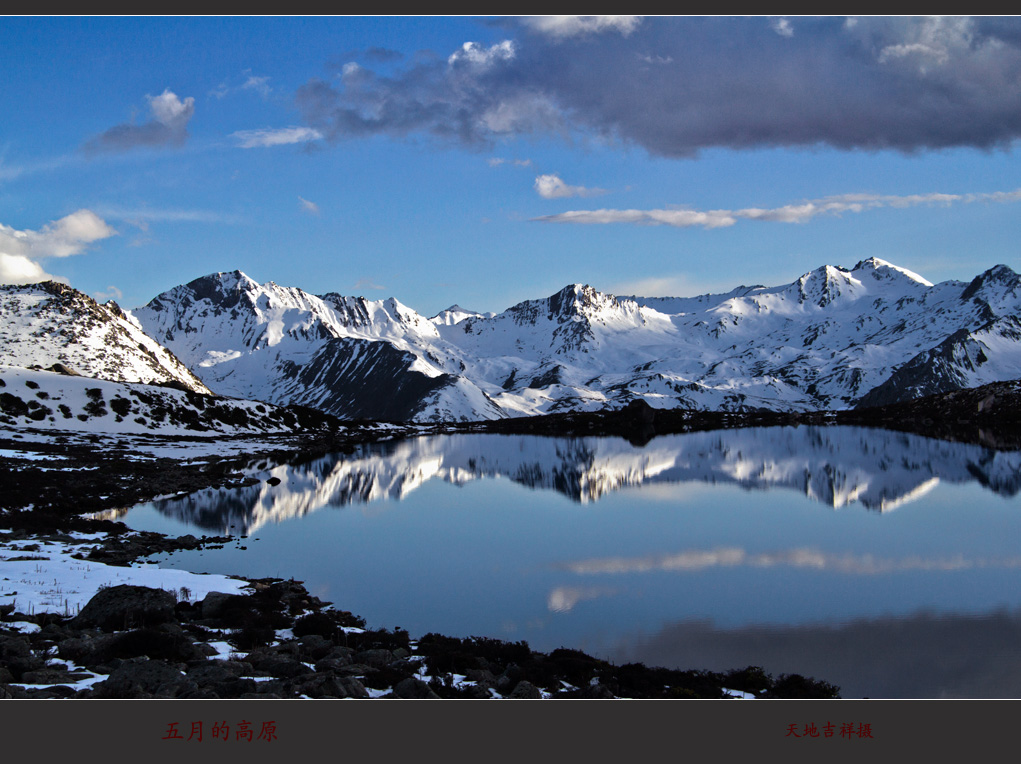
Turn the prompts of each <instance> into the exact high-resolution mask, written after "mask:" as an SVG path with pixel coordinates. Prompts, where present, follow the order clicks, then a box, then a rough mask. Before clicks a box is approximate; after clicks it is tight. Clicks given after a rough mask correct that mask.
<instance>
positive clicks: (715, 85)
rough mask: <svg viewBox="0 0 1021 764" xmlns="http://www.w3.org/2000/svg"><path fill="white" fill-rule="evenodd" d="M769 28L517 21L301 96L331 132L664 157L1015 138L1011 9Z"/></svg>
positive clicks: (320, 126) (1018, 47) (763, 24)
mask: <svg viewBox="0 0 1021 764" xmlns="http://www.w3.org/2000/svg"><path fill="white" fill-rule="evenodd" d="M776 25H777V22H776V21H775V20H771V19H767V18H750V19H748V18H717V17H710V18H646V19H644V20H643V21H642V23H641V24H637V25H635V26H634V28H633V29H632V30H631V32H630V34H627V35H623V34H601V35H578V36H573V37H572V36H561V37H557V38H555V39H553V38H550V37H549V36H548V35H546V34H542V33H540V32H538V31H535V30H534V29H531V28H528V27H527V26H526V25H525V24H524V23H523V22H522V23H521V24H520V26H519V27H518V28H517V39H514V40H507V41H504V42H503V43H497V44H496V45H492V46H482V45H478V44H475V45H474V46H473V47H471V48H463V49H462V50H461V51H459V52H454V55H450V54H449V52H448V53H447V54H446V57H445V56H444V52H439V53H438V55H436V56H435V57H434V58H425V57H420V58H418V59H416V62H415V63H414V64H413V65H410V66H408V67H406V68H404V69H402V70H400V71H398V72H397V73H395V74H393V75H392V76H387V77H384V76H380V75H378V74H376V73H375V72H373V71H372V70H371V69H368V68H363V67H361V66H357V67H355V68H351V67H346V68H345V73H344V75H343V76H342V77H341V78H340V79H339V80H338V81H337V82H324V81H321V80H311V81H309V82H308V83H307V84H306V85H305V86H304V87H302V88H301V89H300V90H299V92H298V96H297V102H298V106H299V108H300V110H301V112H302V114H303V115H304V118H305V120H306V121H307V123H308V124H309V125H310V126H312V127H314V128H315V129H317V130H320V131H321V132H323V133H324V134H325V135H327V136H328V138H329V139H331V140H340V139H345V138H356V137H360V136H367V135H375V134H385V135H390V136H393V137H404V136H408V135H411V134H414V133H423V134H429V135H432V136H436V137H441V138H444V139H446V140H450V141H454V142H457V143H460V144H463V145H468V146H479V145H492V143H493V142H494V141H496V140H497V139H499V138H501V137H504V136H519V135H527V134H534V133H553V134H562V135H569V134H573V135H575V136H585V135H587V136H589V137H598V138H600V139H604V140H605V139H611V140H619V141H622V142H624V143H626V144H633V145H638V146H641V147H643V148H644V149H646V150H647V151H648V152H649V153H651V154H654V155H660V156H667V157H685V156H693V155H695V154H697V153H698V152H699V151H701V150H703V149H707V148H712V147H726V148H732V149H745V148H761V147H775V146H789V147H790V146H793V147H811V146H819V145H826V146H831V147H835V148H839V149H867V150H879V149H894V150H899V151H902V152H914V151H919V150H931V149H941V148H947V147H954V146H971V147H978V148H983V149H989V148H997V147H1008V146H1009V145H1010V144H1011V143H1012V142H1013V141H1014V140H1015V139H1016V138H1017V137H1018V136H1019V135H1021V89H1019V88H1018V87H1017V84H1016V83H1017V82H1018V81H1019V78H1021V19H1009V18H1008V19H976V20H970V19H966V18H950V19H940V18H928V17H922V18H918V17H913V18H867V19H854V20H846V21H845V20H843V19H836V18H829V17H827V18H799V19H797V20H796V21H795V22H791V23H790V24H789V25H788V26H784V27H783V29H784V30H789V31H793V32H794V33H793V34H791V35H789V36H788V35H785V34H783V33H781V34H778V33H777V28H776ZM501 46H502V47H501ZM469 54H470V55H469ZM652 60H654V61H656V62H658V63H657V64H656V65H655V66H651V65H650V64H649V61H652Z"/></svg>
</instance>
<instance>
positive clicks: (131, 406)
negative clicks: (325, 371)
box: [0, 366, 319, 437]
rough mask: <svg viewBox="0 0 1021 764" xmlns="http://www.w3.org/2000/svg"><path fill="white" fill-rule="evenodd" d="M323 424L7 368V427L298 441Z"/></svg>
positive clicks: (3, 388) (3, 408) (1, 382)
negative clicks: (289, 436) (285, 436)
mask: <svg viewBox="0 0 1021 764" xmlns="http://www.w3.org/2000/svg"><path fill="white" fill-rule="evenodd" d="M317 419H319V417H314V416H310V415H307V416H304V417H303V416H301V415H299V414H297V413H296V412H293V411H289V410H287V409H282V408H279V407H277V406H272V405H269V404H265V403H260V402H259V401H242V400H231V399H227V398H219V397H214V396H210V395H203V394H201V393H196V392H192V391H185V390H177V389H171V388H166V387H159V386H156V385H145V384H140V383H119V382H110V381H107V380H101V379H94V378H90V377H81V376H76V375H67V374H59V373H56V372H52V371H37V370H32V369H24V368H19V367H14V366H0V426H7V427H14V428H24V427H31V428H33V429H41V430H61V431H72V432H74V431H77V432H89V433H116V434H120V435H137V434H148V433H155V434H158V435H188V436H192V437H194V436H197V435H198V436H207V435H210V436H211V435H221V436H222V435H248V434H267V433H294V432H298V431H304V430H307V429H310V427H313V426H314V424H315V423H316V422H315V421H313V420H317Z"/></svg>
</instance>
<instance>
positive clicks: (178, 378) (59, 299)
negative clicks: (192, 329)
mask: <svg viewBox="0 0 1021 764" xmlns="http://www.w3.org/2000/svg"><path fill="white" fill-rule="evenodd" d="M0 364H2V365H4V366H14V367H23V368H27V367H36V368H46V369H49V368H50V367H52V366H54V365H55V364H59V365H60V366H62V367H63V369H64V370H65V371H70V372H73V373H76V374H80V375H82V376H85V377H94V378H97V379H106V380H110V381H112V382H143V383H146V384H166V383H174V384H176V385H178V386H183V388H184V389H188V390H192V391H194V392H197V393H206V394H208V393H209V392H210V391H209V389H208V388H207V387H206V386H205V385H204V384H203V383H202V381H201V380H200V379H198V377H196V376H195V375H194V374H192V372H191V371H190V370H189V369H188V367H187V366H185V365H184V364H183V363H181V362H180V361H179V360H178V359H177V358H176V357H175V356H174V354H173V353H171V352H170V351H169V350H167V349H166V348H165V347H163V346H162V345H160V343H158V342H156V341H155V340H154V339H153V338H152V337H150V336H149V335H147V334H146V333H145V332H144V331H143V330H142V328H141V327H140V326H139V325H138V323H137V322H136V321H134V320H133V319H132V318H131V317H130V316H129V315H127V314H126V313H124V311H122V310H121V309H120V308H119V307H118V305H117V303H115V302H113V301H112V300H111V301H110V302H108V303H106V304H105V305H100V304H99V303H97V302H96V301H95V300H93V299H92V298H91V297H89V296H88V295H85V294H82V293H81V292H79V291H78V290H76V289H73V288H72V287H69V286H65V285H64V284H58V283H57V282H54V281H47V282H44V283H41V284H29V285H25V286H0Z"/></svg>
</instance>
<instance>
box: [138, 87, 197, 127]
mask: <svg viewBox="0 0 1021 764" xmlns="http://www.w3.org/2000/svg"><path fill="white" fill-rule="evenodd" d="M146 98H147V99H148V100H149V109H150V111H152V117H153V119H154V120H156V121H157V122H159V123H160V124H161V125H166V126H167V127H169V128H172V129H182V130H183V129H184V126H185V125H186V124H188V120H190V119H191V118H192V115H193V114H194V113H195V99H194V98H192V97H191V96H189V97H188V98H185V99H184V100H183V101H182V100H181V99H180V98H178V97H177V94H176V93H172V92H170V89H169V88H168V89H166V90H164V91H163V92H162V93H161V94H160V95H158V96H146Z"/></svg>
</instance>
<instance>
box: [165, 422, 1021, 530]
mask: <svg viewBox="0 0 1021 764" xmlns="http://www.w3.org/2000/svg"><path fill="white" fill-rule="evenodd" d="M249 473H250V474H252V475H254V476H256V477H258V478H259V479H260V481H261V482H260V483H259V484H257V485H253V486H249V487H247V488H241V489H229V490H228V489H209V490H205V491H199V492H197V493H194V494H191V495H189V496H187V497H184V498H180V499H167V500H162V501H159V502H156V503H155V506H156V507H157V509H158V510H159V511H160V512H162V513H164V514H166V515H169V516H173V517H176V518H178V519H180V520H182V521H184V522H187V523H189V524H192V525H196V526H198V527H200V528H203V529H215V530H216V531H217V532H218V533H225V534H226V533H231V534H239V533H240V534H246V533H250V532H251V531H253V530H255V529H256V528H258V527H260V526H262V525H264V524H266V523H269V522H279V521H281V520H284V519H287V518H291V517H299V516H301V515H305V514H307V513H310V512H314V511H315V510H317V509H320V508H322V507H326V506H335V507H337V506H345V505H348V504H369V503H372V502H380V501H383V500H396V499H401V498H403V497H405V496H407V495H408V494H410V493H411V492H413V491H414V490H415V489H416V488H418V487H419V486H421V485H423V484H424V483H426V482H428V481H429V480H433V479H439V480H443V481H446V482H449V483H455V484H464V483H467V482H470V481H473V480H479V479H482V478H496V477H502V478H508V479H510V480H513V481H514V482H516V483H519V484H522V485H525V486H528V487H530V488H534V489H544V490H553V491H557V492H559V493H561V494H564V495H565V496H568V497H570V498H571V499H573V500H575V501H578V502H581V503H585V502H589V501H594V500H596V499H599V498H600V497H602V496H604V495H606V494H608V493H611V492H613V491H617V490H620V489H622V488H627V487H637V486H642V485H649V484H669V483H683V482H695V483H708V484H734V485H739V486H742V487H744V488H747V489H749V490H753V489H758V490H768V489H781V488H782V489H788V490H795V491H798V492H800V493H802V494H804V495H805V496H807V497H809V498H811V499H814V500H816V501H819V502H821V503H823V504H826V505H829V506H831V507H844V506H847V505H850V504H859V505H861V506H863V507H865V508H867V509H870V510H877V511H889V510H891V509H893V508H895V507H897V506H899V505H901V504H904V503H905V502H908V501H911V500H913V499H915V498H917V497H919V496H921V495H923V494H924V493H926V492H928V491H929V490H930V489H931V488H933V487H934V486H935V485H936V484H937V483H939V482H940V481H943V482H950V483H965V482H970V481H977V482H979V483H980V484H981V485H982V486H984V487H986V488H988V489H989V490H991V491H994V492H996V493H998V494H1004V495H1009V496H1013V495H1015V494H1017V493H1018V491H1019V490H1021V452H1016V451H993V450H989V449H986V448H982V447H981V446H975V445H968V444H960V443H951V442H947V441H939V440H931V439H928V438H923V437H920V436H917V435H911V434H908V433H899V432H891V431H886V430H875V429H869V428H859V427H769V428H750V429H740V430H719V431H713V432H699V433H689V434H684V435H670V436H663V437H659V438H656V439H654V440H653V441H651V442H650V443H648V444H647V445H645V446H644V447H639V446H633V445H631V444H630V443H628V442H627V441H625V440H623V439H620V438H598V437H592V438H548V437H536V436H528V435H440V436H430V437H423V438H416V439H412V440H406V441H400V442H397V443H387V444H377V445H374V446H370V447H365V448H363V449H362V450H361V451H360V452H356V453H355V454H353V455H342V454H336V455H330V456H325V457H322V458H319V459H316V460H314V461H310V462H307V463H301V464H280V465H267V464H265V463H261V464H260V463H255V464H253V465H251V467H250V469H249ZM272 478H277V479H278V480H279V483H276V481H275V480H272V481H271V482H272V483H274V484H273V485H271V484H270V483H269V482H266V481H268V480H271V479H272Z"/></svg>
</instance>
